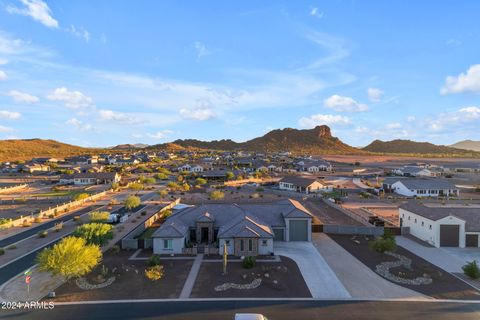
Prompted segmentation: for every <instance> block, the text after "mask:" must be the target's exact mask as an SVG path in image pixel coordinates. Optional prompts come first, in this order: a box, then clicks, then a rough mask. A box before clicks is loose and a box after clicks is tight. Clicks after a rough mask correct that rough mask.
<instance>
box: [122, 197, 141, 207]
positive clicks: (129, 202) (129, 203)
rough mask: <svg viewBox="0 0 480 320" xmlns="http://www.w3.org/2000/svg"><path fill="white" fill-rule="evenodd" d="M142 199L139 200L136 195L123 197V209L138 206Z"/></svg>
mask: <svg viewBox="0 0 480 320" xmlns="http://www.w3.org/2000/svg"><path fill="white" fill-rule="evenodd" d="M141 203H142V201H141V200H140V198H139V197H137V196H129V197H128V198H127V199H125V209H127V210H129V211H131V210H133V209H135V208H137V207H138V206H140V205H141Z"/></svg>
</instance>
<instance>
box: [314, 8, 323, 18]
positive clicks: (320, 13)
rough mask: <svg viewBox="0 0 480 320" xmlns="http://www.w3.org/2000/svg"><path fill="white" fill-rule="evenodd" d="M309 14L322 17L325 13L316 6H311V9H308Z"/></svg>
mask: <svg viewBox="0 0 480 320" xmlns="http://www.w3.org/2000/svg"><path fill="white" fill-rule="evenodd" d="M310 15H311V16H312V17H315V18H318V19H322V18H323V16H324V15H325V14H324V13H323V12H322V11H320V10H318V8H312V10H310Z"/></svg>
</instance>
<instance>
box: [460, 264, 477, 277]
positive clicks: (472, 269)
mask: <svg viewBox="0 0 480 320" xmlns="http://www.w3.org/2000/svg"><path fill="white" fill-rule="evenodd" d="M462 270H463V273H464V274H465V275H466V276H468V277H470V278H472V279H478V278H480V268H479V267H478V265H477V261H476V260H473V261H471V262H468V263H467V264H466V265H464V266H463V267H462Z"/></svg>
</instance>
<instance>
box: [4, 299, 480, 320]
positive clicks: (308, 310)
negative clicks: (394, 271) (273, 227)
mask: <svg viewBox="0 0 480 320" xmlns="http://www.w3.org/2000/svg"><path fill="white" fill-rule="evenodd" d="M235 313H262V314H263V315H265V316H266V317H268V319H271V320H272V319H273V320H283V319H285V320H286V319H288V320H290V319H298V320H305V319H321V320H327V319H342V320H349V319H352V320H353V319H355V320H376V319H388V320H405V319H422V320H424V319H425V320H430V319H431V320H447V319H448V320H451V319H455V320H464V319H479V318H480V304H467V303H452V302H404V301H403V302H402V301H395V302H378V301H370V302H369V301H204V302H199V301H184V302H147V303H114V304H112V303H111V304H80V305H63V306H62V305H56V306H55V307H54V308H53V309H51V310H25V309H23V310H8V311H7V310H0V318H3V319H22V320H30V319H32V320H33V319H49V320H57V319H58V320H64V319H85V320H95V319H114V320H119V319H149V320H153V319H169V320H176V319H195V320H198V319H205V320H220V319H221V320H225V319H233V317H234V315H235Z"/></svg>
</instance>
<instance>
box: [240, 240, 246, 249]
mask: <svg viewBox="0 0 480 320" xmlns="http://www.w3.org/2000/svg"><path fill="white" fill-rule="evenodd" d="M243 241H244V240H243V239H242V240H240V251H243V250H245V244H244V243H243Z"/></svg>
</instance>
